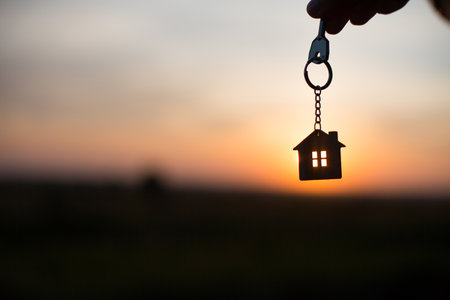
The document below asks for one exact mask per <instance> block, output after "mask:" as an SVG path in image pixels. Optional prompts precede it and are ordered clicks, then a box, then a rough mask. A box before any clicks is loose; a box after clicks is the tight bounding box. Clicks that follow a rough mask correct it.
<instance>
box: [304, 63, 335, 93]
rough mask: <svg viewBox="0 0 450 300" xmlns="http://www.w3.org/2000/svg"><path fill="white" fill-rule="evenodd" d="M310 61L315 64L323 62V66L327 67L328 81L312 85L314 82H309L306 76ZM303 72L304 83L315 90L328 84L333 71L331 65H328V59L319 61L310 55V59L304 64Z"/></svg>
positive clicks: (324, 87)
mask: <svg viewBox="0 0 450 300" xmlns="http://www.w3.org/2000/svg"><path fill="white" fill-rule="evenodd" d="M312 62H313V63H315V64H321V63H324V64H325V66H326V67H327V69H328V81H327V82H326V83H325V84H324V85H323V86H319V85H314V84H313V83H312V82H311V80H309V76H308V66H309V64H311V63H312ZM304 74H305V80H306V83H307V84H308V85H309V86H310V87H311V88H312V89H315V90H324V89H326V88H327V87H328V86H329V85H330V83H331V80H332V79H333V71H332V70H331V66H330V64H329V63H328V61H327V60H324V61H320V60H318V59H317V57H312V58H311V59H309V60H308V62H307V63H306V66H305V72H304Z"/></svg>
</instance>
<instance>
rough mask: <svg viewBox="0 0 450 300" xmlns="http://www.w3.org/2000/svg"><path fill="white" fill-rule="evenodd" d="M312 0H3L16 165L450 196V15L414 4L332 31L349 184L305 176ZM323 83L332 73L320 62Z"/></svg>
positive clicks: (199, 181)
mask: <svg viewBox="0 0 450 300" xmlns="http://www.w3.org/2000/svg"><path fill="white" fill-rule="evenodd" d="M306 4H307V1H291V0H287V1H279V0H278V1H276V0H239V1H237V0H231V1H211V0H208V1H207V0H194V1H192V0H191V1H182V0H164V1H148V0H147V1H144V0H142V1H137V0H136V1H130V0H128V1H111V0H109V1H93V0H89V1H80V0H79V1H56V0H55V1H2V2H1V3H0V173H1V174H3V176H10V175H11V174H33V175H34V176H44V175H46V176H50V175H51V176H55V175H57V176H60V175H71V176H73V175H75V176H90V177H104V176H113V177H114V176H115V177H119V178H122V179H125V180H130V179H133V178H135V177H136V176H138V175H139V174H140V173H141V172H142V171H143V170H144V169H146V168H150V169H155V170H159V171H160V172H162V173H163V174H165V176H167V178H168V180H169V181H170V183H171V184H174V185H178V186H181V185H188V184H195V185H205V184H206V185H212V186H221V187H244V188H262V189H269V190H279V191H295V192H312V193H352V192H362V191H364V192H372V193H374V192H379V193H392V192H398V193H404V192H408V193H417V192H424V193H425V192H426V193H430V192H431V193H436V192H450V156H449V154H450V117H449V115H450V59H449V57H448V53H450V24H449V23H448V22H446V21H444V20H443V19H441V18H440V17H439V16H438V15H437V14H436V13H435V12H434V11H433V8H432V7H431V6H430V5H429V3H428V2H426V1H410V3H408V4H407V6H406V7H405V8H404V9H402V10H400V11H398V12H396V13H394V14H392V15H389V16H381V15H380V16H376V17H375V18H374V19H372V20H371V21H370V22H369V23H368V24H367V25H365V26H363V27H354V26H351V25H347V26H346V28H345V29H344V30H343V31H342V32H341V33H340V34H338V35H335V36H329V37H328V38H329V40H330V44H331V54H330V63H331V65H332V67H333V71H334V78H333V82H332V84H331V86H330V87H329V88H328V89H327V90H325V91H324V92H323V94H322V95H323V103H322V106H323V110H322V115H323V129H324V130H325V131H331V130H337V131H338V132H339V139H340V140H341V142H342V143H344V144H345V145H346V146H347V147H346V148H343V149H342V161H343V179H342V180H331V181H320V182H306V183H305V182H299V181H298V173H297V172H298V166H297V155H296V153H295V152H294V151H293V150H292V148H293V147H294V146H296V145H297V144H298V143H299V142H300V141H301V140H302V139H303V138H305V137H306V136H307V135H308V134H309V133H311V131H312V130H313V123H314V93H313V91H312V90H311V89H310V88H309V87H308V86H307V85H306V83H305V81H304V79H303V75H302V72H303V67H304V64H305V62H306V59H307V55H308V52H309V47H310V44H311V41H312V39H313V38H314V37H315V35H316V34H317V30H318V25H319V22H318V21H317V20H314V19H311V18H310V17H309V16H308V15H307V14H306V9H305V8H306ZM311 72H312V75H313V77H314V78H315V79H316V80H320V79H323V78H320V77H324V76H323V73H324V72H323V70H322V69H320V68H319V67H317V68H314V69H313V70H311Z"/></svg>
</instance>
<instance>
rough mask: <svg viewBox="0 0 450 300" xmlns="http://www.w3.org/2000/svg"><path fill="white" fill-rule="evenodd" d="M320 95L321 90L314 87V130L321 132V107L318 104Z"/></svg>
mask: <svg viewBox="0 0 450 300" xmlns="http://www.w3.org/2000/svg"><path fill="white" fill-rule="evenodd" d="M321 93H322V90H321V89H320V87H316V88H315V89H314V94H315V95H316V97H315V99H316V104H315V107H316V121H315V123H314V129H315V130H321V129H322V124H321V121H322V120H321V117H320V115H321V112H320V109H321V107H322V105H321V104H320V101H321V98H320V94H321Z"/></svg>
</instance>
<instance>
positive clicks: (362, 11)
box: [350, 1, 377, 25]
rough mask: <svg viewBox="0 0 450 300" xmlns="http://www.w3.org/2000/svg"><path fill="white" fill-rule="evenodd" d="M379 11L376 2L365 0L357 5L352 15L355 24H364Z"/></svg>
mask: <svg viewBox="0 0 450 300" xmlns="http://www.w3.org/2000/svg"><path fill="white" fill-rule="evenodd" d="M376 13H377V10H376V3H374V2H373V1H363V2H361V3H360V4H359V5H358V6H356V7H355V8H354V9H353V11H352V13H351V16H350V22H351V23H352V24H353V25H364V24H366V23H367V22H368V21H369V20H370V19H372V17H373V16H375V15H376Z"/></svg>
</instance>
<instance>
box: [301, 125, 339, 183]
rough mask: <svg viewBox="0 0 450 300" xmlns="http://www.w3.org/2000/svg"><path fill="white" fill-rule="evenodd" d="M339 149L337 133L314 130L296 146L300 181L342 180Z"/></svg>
mask: <svg viewBox="0 0 450 300" xmlns="http://www.w3.org/2000/svg"><path fill="white" fill-rule="evenodd" d="M341 147H345V145H344V144H342V143H341V142H339V141H338V135H337V131H330V132H329V133H328V134H326V133H325V132H323V131H322V130H320V129H317V130H314V131H313V133H311V134H310V135H309V136H308V137H307V138H305V139H304V140H303V141H302V142H301V143H300V144H298V145H297V146H296V147H295V148H294V150H297V151H298V158H299V171H300V180H315V179H337V178H342V172H341Z"/></svg>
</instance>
